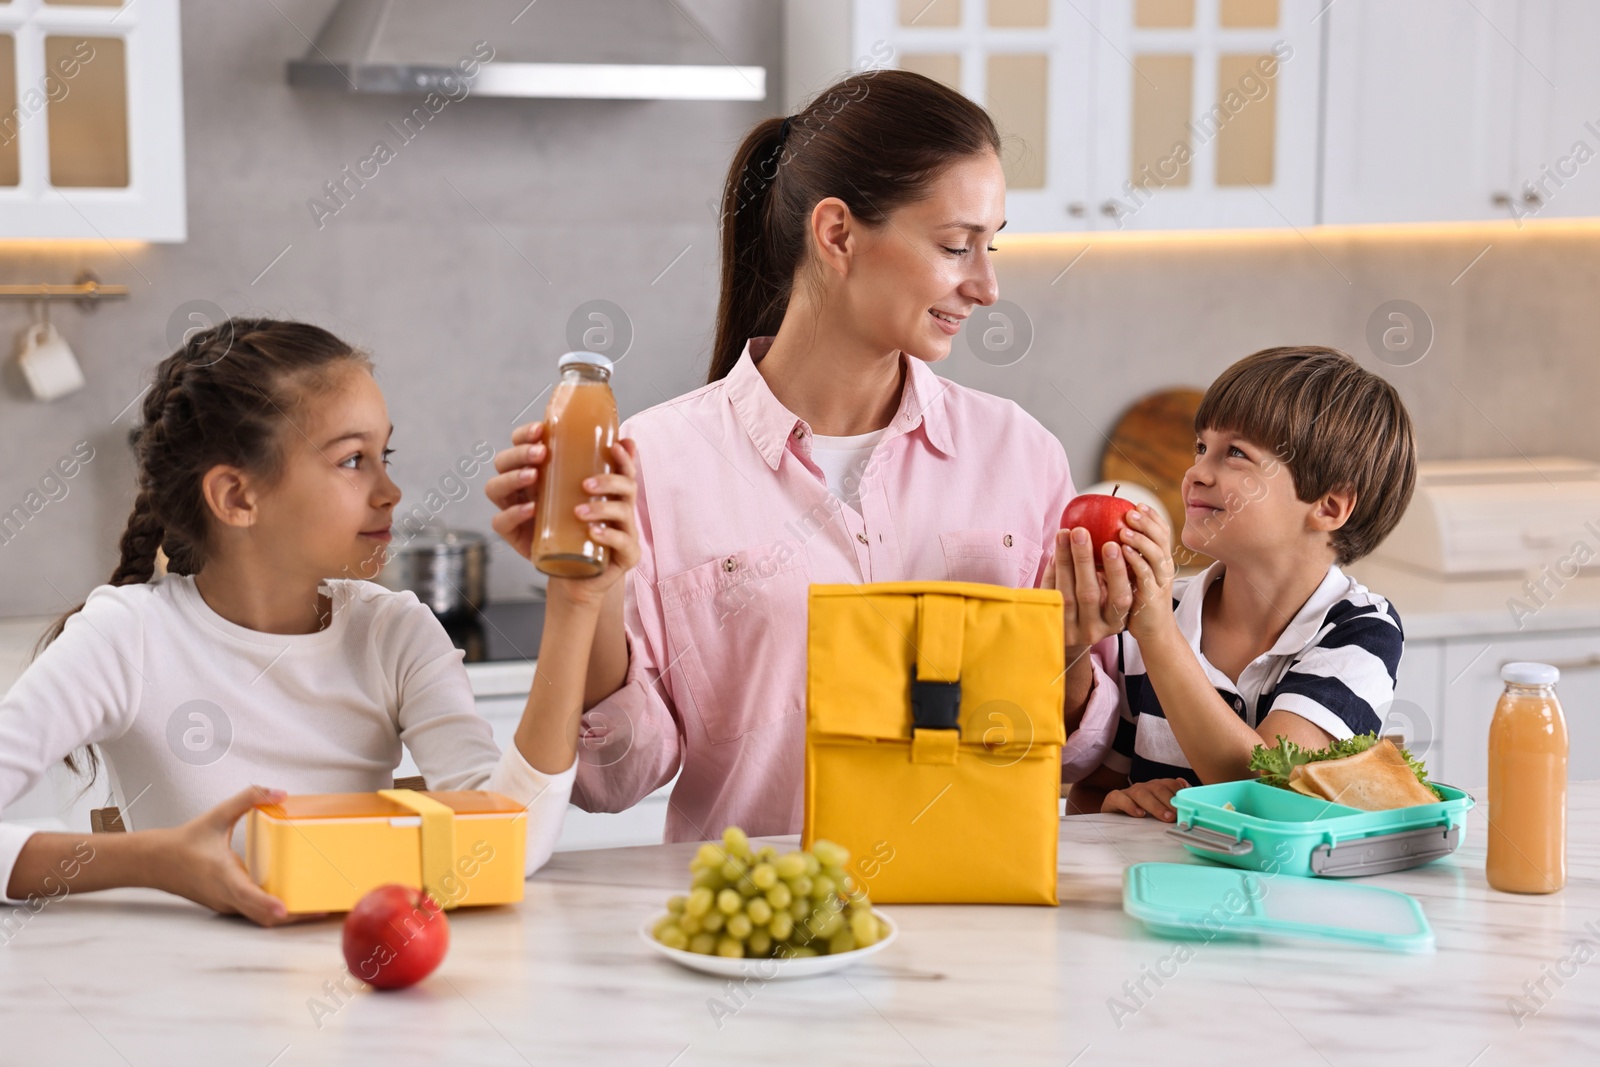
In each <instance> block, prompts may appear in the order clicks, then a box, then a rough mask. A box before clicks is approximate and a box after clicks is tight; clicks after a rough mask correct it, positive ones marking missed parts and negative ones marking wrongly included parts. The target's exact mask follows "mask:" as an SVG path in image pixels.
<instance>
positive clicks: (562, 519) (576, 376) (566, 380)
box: [533, 352, 617, 578]
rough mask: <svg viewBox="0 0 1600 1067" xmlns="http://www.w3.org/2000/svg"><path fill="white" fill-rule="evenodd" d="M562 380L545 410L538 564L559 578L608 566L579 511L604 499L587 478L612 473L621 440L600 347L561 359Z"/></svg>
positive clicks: (603, 549)
mask: <svg viewBox="0 0 1600 1067" xmlns="http://www.w3.org/2000/svg"><path fill="white" fill-rule="evenodd" d="M556 365H557V366H558V367H560V369H561V380H560V381H559V382H557V383H556V387H555V390H554V391H553V392H552V393H551V394H550V403H549V404H548V405H547V406H546V407H545V412H544V434H545V444H546V445H547V446H548V451H547V452H546V457H545V461H544V464H543V465H542V466H541V467H540V470H539V499H538V506H537V507H536V508H535V509H534V522H535V523H536V524H537V528H536V530H535V532H534V540H533V565H534V566H535V567H538V568H539V570H541V571H543V572H544V573H545V574H549V575H554V576H555V577H558V578H592V577H594V576H595V575H597V574H599V573H600V572H601V571H603V570H605V567H606V555H607V549H606V547H605V546H604V545H602V544H599V543H598V542H596V541H594V540H593V539H591V538H590V536H589V524H588V523H586V522H584V521H583V520H582V519H580V518H578V516H577V515H575V514H573V509H574V508H576V507H577V506H578V505H579V504H584V503H589V502H590V501H593V500H597V499H599V498H598V497H595V496H593V495H592V494H591V493H589V492H588V491H587V490H586V489H584V488H583V481H584V479H585V478H591V477H593V476H595V475H597V474H610V473H611V446H612V445H613V444H615V443H616V440H617V401H616V398H615V397H614V396H612V394H611V361H610V360H609V359H607V358H606V357H604V356H601V355H597V354H596V353H594V352H568V353H567V354H566V355H564V356H562V357H561V359H560V360H559V361H558V362H557V364H556Z"/></svg>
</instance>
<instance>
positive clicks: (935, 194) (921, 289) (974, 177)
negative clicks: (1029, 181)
mask: <svg viewBox="0 0 1600 1067" xmlns="http://www.w3.org/2000/svg"><path fill="white" fill-rule="evenodd" d="M1005 214H1006V179H1005V173H1004V172H1003V171H1002V170H1001V167H1000V160H999V158H998V157H997V156H995V155H994V154H993V153H992V152H985V153H983V154H982V155H978V156H973V157H970V158H968V159H963V160H960V161H959V162H956V163H953V164H951V165H950V166H949V167H946V168H945V170H944V172H943V173H942V174H941V175H940V176H939V178H938V179H936V180H935V182H934V183H933V188H932V194H931V195H930V196H928V197H927V198H926V199H924V200H920V201H917V202H916V203H914V204H908V205H906V206H904V207H902V208H900V209H898V210H897V211H894V212H892V213H891V214H890V215H889V217H888V219H886V220H885V222H884V223H883V225H881V226H876V227H866V228H864V229H863V230H861V231H860V233H861V238H862V243H861V251H860V255H859V256H857V257H855V259H854V260H853V261H852V264H851V273H852V275H855V274H856V272H857V271H858V270H859V271H860V274H859V277H852V278H851V279H850V284H849V286H847V287H846V290H847V291H846V294H845V299H847V300H848V301H850V302H851V303H852V304H853V305H854V307H852V308H850V309H849V310H850V311H851V312H852V315H851V318H852V320H853V321H855V322H859V323H863V324H866V326H865V328H866V329H869V330H871V331H873V336H872V337H871V338H870V340H871V341H872V343H873V347H874V348H877V349H881V350H882V351H892V350H896V349H898V350H900V351H902V352H905V353H907V354H909V355H912V356H916V357H917V358H918V359H922V360H926V361H928V362H930V363H933V362H937V361H938V360H941V359H944V358H945V357H946V356H948V355H949V354H950V346H951V343H952V342H953V341H954V339H955V335H956V334H957V333H958V332H959V331H960V329H961V323H962V322H963V321H964V320H965V319H966V318H967V316H969V315H971V314H972V313H973V311H974V310H975V308H976V307H977V306H978V305H988V304H992V303H994V302H995V300H996V299H997V298H998V297H999V295H1000V287H999V284H998V283H997V282H996V281H995V276H994V264H993V262H992V261H991V258H990V253H991V252H992V251H993V249H992V248H990V247H989V241H990V239H991V238H992V237H993V236H994V235H995V234H996V233H998V232H999V231H1000V229H1001V227H1003V226H1004V225H1005Z"/></svg>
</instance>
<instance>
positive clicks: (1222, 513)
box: [1183, 429, 1316, 564]
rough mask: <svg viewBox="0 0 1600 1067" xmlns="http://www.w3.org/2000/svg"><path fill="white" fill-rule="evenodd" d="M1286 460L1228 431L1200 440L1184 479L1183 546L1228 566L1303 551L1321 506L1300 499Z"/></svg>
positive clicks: (1210, 433) (1208, 434)
mask: <svg viewBox="0 0 1600 1067" xmlns="http://www.w3.org/2000/svg"><path fill="white" fill-rule="evenodd" d="M1283 459H1284V457H1279V456H1276V455H1274V454H1273V453H1272V451H1271V450H1270V449H1268V448H1266V447H1264V446H1262V445H1258V444H1256V443H1255V442H1253V441H1250V440H1247V439H1246V438H1243V437H1240V436H1239V435H1238V434H1236V433H1233V432H1231V431H1227V430H1214V429H1207V430H1202V431H1201V432H1200V433H1199V434H1198V435H1197V436H1196V437H1195V446H1194V464H1193V465H1192V466H1190V468H1189V469H1188V471H1186V472H1185V473H1184V476H1183V504H1184V508H1183V513H1184V514H1183V518H1184V522H1183V544H1184V546H1185V547H1186V548H1189V549H1190V550H1192V551H1195V552H1202V553H1204V554H1205V555H1208V556H1210V557H1212V558H1213V559H1217V560H1221V561H1222V562H1223V563H1225V564H1226V563H1232V562H1237V561H1239V560H1244V559H1250V558H1253V557H1255V556H1257V555H1259V554H1262V553H1281V552H1283V551H1285V550H1288V551H1300V550H1302V546H1303V544H1304V539H1305V537H1306V534H1307V533H1308V532H1309V530H1310V526H1309V521H1310V517H1311V515H1312V512H1313V511H1314V510H1315V508H1316V503H1315V502H1312V503H1309V504H1308V503H1305V502H1304V501H1302V500H1301V499H1300V498H1299V497H1298V496H1296V495H1295V487H1294V475H1293V474H1291V473H1290V472H1289V466H1288V464H1287V463H1285V462H1284V461H1283Z"/></svg>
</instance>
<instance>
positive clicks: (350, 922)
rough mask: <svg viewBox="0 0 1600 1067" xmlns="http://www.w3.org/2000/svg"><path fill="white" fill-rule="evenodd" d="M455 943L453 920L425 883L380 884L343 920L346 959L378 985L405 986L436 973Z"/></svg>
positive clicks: (353, 969) (352, 969) (367, 980)
mask: <svg viewBox="0 0 1600 1067" xmlns="http://www.w3.org/2000/svg"><path fill="white" fill-rule="evenodd" d="M449 947H450V921H449V920H448V919H446V918H445V917H444V911H443V910H442V909H441V908H440V907H439V904H438V902H437V901H435V900H434V899H433V898H432V897H431V896H429V895H428V894H426V893H424V892H423V891H422V890H420V889H413V888H411V887H410V886H403V885H381V886H379V887H378V888H377V889H374V890H373V891H372V892H370V893H368V894H367V895H366V896H364V897H362V898H361V900H360V901H358V902H357V903H356V906H355V907H354V908H352V909H351V910H350V914H349V915H347V916H346V917H345V920H344V961H345V963H346V964H348V965H349V967H350V973H351V974H353V975H355V976H356V977H357V978H359V979H361V980H362V981H363V982H365V983H367V984H368V985H370V986H372V987H373V988H375V989H404V988H405V987H406V986H408V985H411V984H413V983H415V982H420V981H421V980H422V979H424V978H426V977H428V975H430V974H432V973H433V969H434V968H435V967H437V966H439V961H440V960H442V959H444V954H445V950H446V949H448V948H449Z"/></svg>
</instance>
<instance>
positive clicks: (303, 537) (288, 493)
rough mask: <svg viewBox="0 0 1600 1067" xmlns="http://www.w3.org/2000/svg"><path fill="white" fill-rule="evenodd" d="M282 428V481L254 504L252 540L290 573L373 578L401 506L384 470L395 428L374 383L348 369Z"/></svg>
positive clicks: (354, 368) (356, 370)
mask: <svg viewBox="0 0 1600 1067" xmlns="http://www.w3.org/2000/svg"><path fill="white" fill-rule="evenodd" d="M288 423H289V424H288V425H286V426H285V427H284V429H283V431H282V432H283V435H284V437H283V447H284V451H285V462H284V471H283V476H282V478H280V479H279V480H278V481H277V482H276V483H275V484H274V485H273V486H272V487H271V488H270V489H269V490H268V491H267V492H266V493H265V494H263V496H262V497H261V500H260V507H259V509H258V513H259V518H258V520H257V522H256V530H257V532H258V534H259V536H260V541H259V542H258V543H260V544H261V545H263V546H271V547H270V548H269V551H271V552H272V553H273V554H274V555H276V556H279V557H280V562H281V563H282V564H284V565H285V566H286V567H287V568H288V569H291V570H296V571H305V572H310V573H313V574H315V575H316V576H317V577H319V578H323V577H328V578H369V579H370V578H374V577H376V576H377V573H378V570H379V568H380V567H381V566H382V564H383V554H384V550H385V548H386V546H387V545H388V543H389V524H390V521H391V519H392V517H393V515H394V509H395V505H396V504H398V503H399V502H400V489H399V487H398V486H396V485H395V484H394V482H393V481H392V480H391V479H390V478H389V472H388V469H387V468H388V458H387V457H388V453H389V437H390V435H391V434H392V433H393V432H394V427H393V426H392V425H390V423H389V410H388V407H387V406H386V405H385V404H384V402H383V393H382V391H381V390H379V388H378V383H377V382H376V381H374V380H373V377H372V374H371V373H370V372H369V371H368V370H367V369H366V368H365V367H362V366H359V365H355V364H352V365H351V366H350V367H348V368H346V369H343V370H340V371H339V372H337V376H336V377H335V378H334V380H333V384H332V385H331V386H330V387H329V388H327V389H324V390H320V391H318V392H315V393H313V394H312V395H311V397H310V398H309V400H308V401H307V402H306V403H305V404H303V405H301V408H300V410H299V411H298V412H296V413H295V414H294V415H292V416H291V417H290V418H289V420H288Z"/></svg>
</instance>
